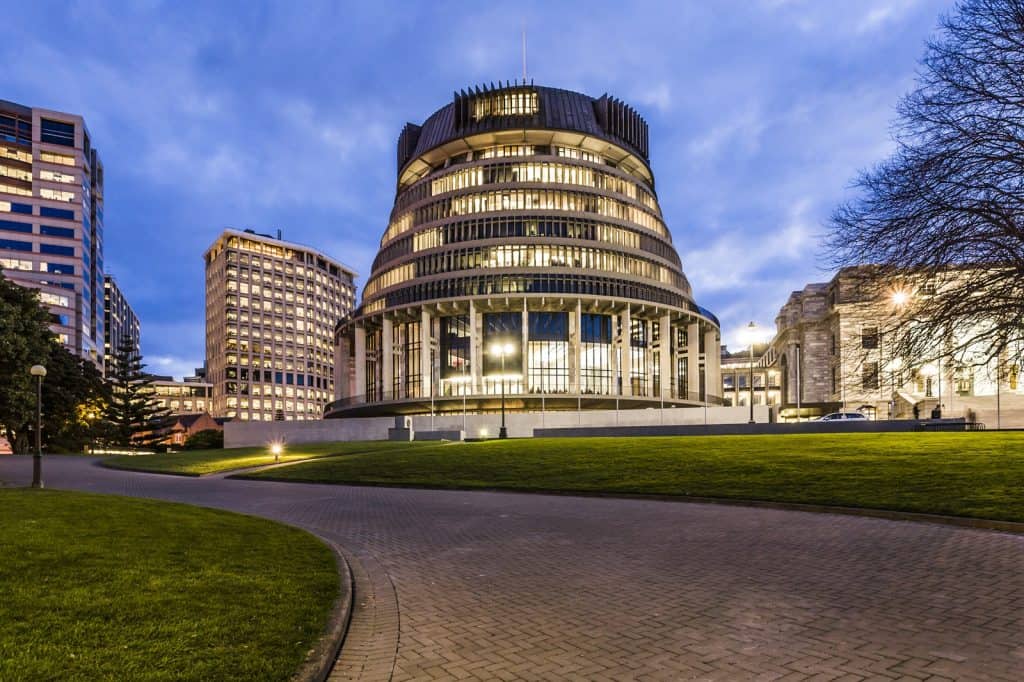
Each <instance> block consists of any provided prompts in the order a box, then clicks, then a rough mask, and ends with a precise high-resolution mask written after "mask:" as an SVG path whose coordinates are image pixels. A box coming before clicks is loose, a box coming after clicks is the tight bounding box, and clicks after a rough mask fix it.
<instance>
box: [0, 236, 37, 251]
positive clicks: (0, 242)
mask: <svg viewBox="0 0 1024 682" xmlns="http://www.w3.org/2000/svg"><path fill="white" fill-rule="evenodd" d="M0 249H11V250H13V251H31V250H32V242H19V241H15V240H13V239H0Z"/></svg>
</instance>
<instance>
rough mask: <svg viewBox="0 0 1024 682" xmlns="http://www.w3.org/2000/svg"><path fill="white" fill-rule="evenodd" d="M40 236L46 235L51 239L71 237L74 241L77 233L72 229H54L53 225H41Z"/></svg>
mask: <svg viewBox="0 0 1024 682" xmlns="http://www.w3.org/2000/svg"><path fill="white" fill-rule="evenodd" d="M39 234H45V235H49V236H51V237H69V238H72V239H73V238H74V236H75V231H74V230H73V229H72V228H70V227H54V226H53V225H40V226H39Z"/></svg>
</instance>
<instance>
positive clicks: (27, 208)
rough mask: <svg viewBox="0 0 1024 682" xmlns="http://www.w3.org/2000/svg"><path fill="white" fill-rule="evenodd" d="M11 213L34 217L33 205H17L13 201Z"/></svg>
mask: <svg viewBox="0 0 1024 682" xmlns="http://www.w3.org/2000/svg"><path fill="white" fill-rule="evenodd" d="M11 213H24V214H25V215H32V204H17V203H14V202H13V201H12V202H11Z"/></svg>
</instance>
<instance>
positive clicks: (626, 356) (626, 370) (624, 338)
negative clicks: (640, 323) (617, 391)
mask: <svg viewBox="0 0 1024 682" xmlns="http://www.w3.org/2000/svg"><path fill="white" fill-rule="evenodd" d="M619 319H620V320H622V334H621V335H620V336H621V338H620V340H619V345H620V347H621V349H622V350H621V353H620V355H621V358H622V395H624V396H631V395H633V384H632V383H631V379H630V374H631V373H632V367H633V358H632V355H631V353H630V351H631V347H630V345H629V331H630V327H631V326H632V325H631V324H630V322H631V319H632V318H630V316H629V304H628V303H627V304H626V307H625V309H624V310H623V311H622V313H621V314H620V315H619Z"/></svg>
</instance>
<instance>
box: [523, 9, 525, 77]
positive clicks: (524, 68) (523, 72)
mask: <svg viewBox="0 0 1024 682" xmlns="http://www.w3.org/2000/svg"><path fill="white" fill-rule="evenodd" d="M523 83H524V84H525V83H526V22H525V21H524V22H523Z"/></svg>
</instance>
